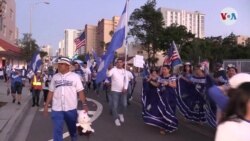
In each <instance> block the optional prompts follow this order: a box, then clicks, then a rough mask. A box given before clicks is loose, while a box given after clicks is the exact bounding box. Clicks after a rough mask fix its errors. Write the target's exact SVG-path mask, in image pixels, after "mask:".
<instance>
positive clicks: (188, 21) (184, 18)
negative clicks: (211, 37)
mask: <svg viewBox="0 0 250 141" xmlns="http://www.w3.org/2000/svg"><path fill="white" fill-rule="evenodd" d="M159 10H160V11H161V13H162V16H163V19H164V23H165V26H170V25H171V24H177V25H184V26H186V28H187V31H188V32H191V33H193V34H195V37H197V38H204V37H205V25H204V24H205V14H202V13H200V12H198V11H195V12H189V11H185V10H177V9H170V8H162V7H161V8H159Z"/></svg>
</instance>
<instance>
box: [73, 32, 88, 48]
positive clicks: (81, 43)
mask: <svg viewBox="0 0 250 141" xmlns="http://www.w3.org/2000/svg"><path fill="white" fill-rule="evenodd" d="M74 42H75V44H76V50H75V51H77V50H78V49H79V48H81V47H82V46H85V45H86V39H85V32H82V34H81V35H80V36H79V37H77V38H75V40H74Z"/></svg>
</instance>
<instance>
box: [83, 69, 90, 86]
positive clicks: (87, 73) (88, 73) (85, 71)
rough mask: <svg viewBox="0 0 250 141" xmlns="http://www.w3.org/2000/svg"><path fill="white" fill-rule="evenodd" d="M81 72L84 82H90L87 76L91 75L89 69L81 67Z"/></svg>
mask: <svg viewBox="0 0 250 141" xmlns="http://www.w3.org/2000/svg"><path fill="white" fill-rule="evenodd" d="M82 71H83V73H84V79H85V81H86V82H88V81H90V80H89V75H91V71H90V69H89V68H88V67H87V68H84V67H82Z"/></svg>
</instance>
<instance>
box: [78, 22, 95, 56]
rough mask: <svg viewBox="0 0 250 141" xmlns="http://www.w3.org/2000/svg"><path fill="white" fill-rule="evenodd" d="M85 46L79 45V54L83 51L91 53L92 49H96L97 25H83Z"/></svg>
mask: <svg viewBox="0 0 250 141" xmlns="http://www.w3.org/2000/svg"><path fill="white" fill-rule="evenodd" d="M84 32H85V42H86V45H85V47H81V48H80V50H81V54H83V53H85V52H86V53H92V49H93V50H97V47H98V45H99V42H98V37H97V26H95V25H88V24H86V25H85V29H84Z"/></svg>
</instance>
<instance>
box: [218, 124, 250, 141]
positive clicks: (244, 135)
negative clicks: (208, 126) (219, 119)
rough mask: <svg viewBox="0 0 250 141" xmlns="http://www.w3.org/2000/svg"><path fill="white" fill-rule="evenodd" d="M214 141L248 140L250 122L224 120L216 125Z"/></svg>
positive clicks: (249, 137)
mask: <svg viewBox="0 0 250 141" xmlns="http://www.w3.org/2000/svg"><path fill="white" fill-rule="evenodd" d="M215 141H250V123H249V122H247V121H244V120H240V121H239V122H236V121H226V122H224V123H222V124H220V125H219V126H218V127H217V131H216V136H215Z"/></svg>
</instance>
